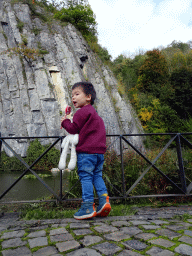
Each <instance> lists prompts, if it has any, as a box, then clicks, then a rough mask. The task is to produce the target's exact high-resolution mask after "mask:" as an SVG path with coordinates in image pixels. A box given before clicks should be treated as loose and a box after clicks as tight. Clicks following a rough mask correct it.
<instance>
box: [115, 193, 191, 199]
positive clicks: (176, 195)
mask: <svg viewBox="0 0 192 256" xmlns="http://www.w3.org/2000/svg"><path fill="white" fill-rule="evenodd" d="M174 196H175V197H178V196H179V197H188V196H192V194H188V195H187V194H165V195H163V194H157V195H138V196H129V197H127V199H132V198H145V197H146V198H147V197H174ZM110 199H111V198H110Z"/></svg>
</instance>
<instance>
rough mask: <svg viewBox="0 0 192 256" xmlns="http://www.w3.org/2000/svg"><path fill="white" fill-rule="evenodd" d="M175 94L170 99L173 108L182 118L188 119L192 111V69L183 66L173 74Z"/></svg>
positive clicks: (172, 80)
mask: <svg viewBox="0 0 192 256" xmlns="http://www.w3.org/2000/svg"><path fill="white" fill-rule="evenodd" d="M171 84H172V85H173V89H174V94H173V95H172V97H171V98H170V99H169V103H170V105H171V106H172V108H173V109H174V110H175V111H176V112H177V114H178V115H179V116H180V118H182V119H188V118H189V117H190V116H191V113H192V101H191V99H192V86H191V85H192V69H191V68H187V67H184V66H183V67H182V68H180V69H177V70H175V71H174V72H172V74H171Z"/></svg>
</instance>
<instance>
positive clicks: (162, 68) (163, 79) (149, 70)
mask: <svg viewBox="0 0 192 256" xmlns="http://www.w3.org/2000/svg"><path fill="white" fill-rule="evenodd" d="M168 79H169V72H168V66H167V62H166V59H165V57H164V56H163V55H162V54H161V52H160V51H159V50H153V51H148V52H147V58H146V59H145V61H144V63H143V65H142V66H141V68H140V70H139V77H138V82H137V86H138V88H139V89H140V90H142V91H143V90H145V91H148V92H152V93H153V95H154V96H157V95H156V91H157V92H158V94H159V91H160V90H161V87H162V86H164V85H165V84H166V83H167V80H168ZM154 87H155V88H154ZM159 87H160V88H159Z"/></svg>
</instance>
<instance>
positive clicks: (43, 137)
mask: <svg viewBox="0 0 192 256" xmlns="http://www.w3.org/2000/svg"><path fill="white" fill-rule="evenodd" d="M177 134H180V135H192V133H191V132H184V133H135V134H107V135H106V136H107V137H118V136H129V137H132V136H151V135H177ZM65 136H66V135H64V136H35V137H30V136H27V137H10V136H9V137H1V139H4V140H10V139H11V140H12V139H15V140H18V139H51V138H53V139H55V138H61V137H65Z"/></svg>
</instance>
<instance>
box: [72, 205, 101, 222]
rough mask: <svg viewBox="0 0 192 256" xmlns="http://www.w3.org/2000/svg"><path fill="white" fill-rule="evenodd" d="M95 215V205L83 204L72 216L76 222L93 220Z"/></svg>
mask: <svg viewBox="0 0 192 256" xmlns="http://www.w3.org/2000/svg"><path fill="white" fill-rule="evenodd" d="M96 215H97V214H96V211H95V204H94V203H92V202H83V203H82V204H81V208H80V209H79V211H78V212H76V213H75V214H74V218H75V219H76V220H85V219H89V218H93V217H95V216H96Z"/></svg>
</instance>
